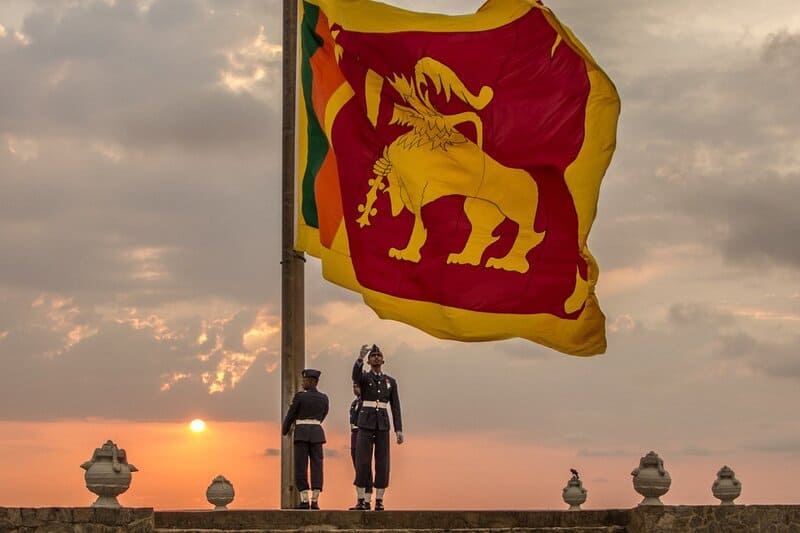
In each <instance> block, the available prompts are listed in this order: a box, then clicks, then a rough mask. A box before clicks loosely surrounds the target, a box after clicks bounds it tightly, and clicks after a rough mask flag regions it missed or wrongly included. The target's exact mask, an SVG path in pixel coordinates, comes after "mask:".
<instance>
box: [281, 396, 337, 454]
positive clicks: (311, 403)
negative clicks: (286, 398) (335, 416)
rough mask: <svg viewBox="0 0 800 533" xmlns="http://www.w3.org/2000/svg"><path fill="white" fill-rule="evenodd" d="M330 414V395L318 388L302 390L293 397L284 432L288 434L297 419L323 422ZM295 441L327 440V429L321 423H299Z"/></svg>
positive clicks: (313, 441)
mask: <svg viewBox="0 0 800 533" xmlns="http://www.w3.org/2000/svg"><path fill="white" fill-rule="evenodd" d="M327 415H328V395H327V394H325V393H322V392H319V391H318V390H317V389H308V390H306V391H300V392H298V393H297V394H295V395H294V398H292V404H291V405H290V406H289V411H287V413H286V418H284V419H283V428H282V430H283V434H284V435H288V434H289V431H290V430H291V429H292V424H294V423H295V422H296V421H297V420H303V419H306V420H308V419H312V420H319V421H320V422H322V421H323V420H325V417H326V416H327ZM294 441H295V442H311V443H315V444H316V443H321V442H325V430H323V429H322V425H320V424H297V425H295V428H294Z"/></svg>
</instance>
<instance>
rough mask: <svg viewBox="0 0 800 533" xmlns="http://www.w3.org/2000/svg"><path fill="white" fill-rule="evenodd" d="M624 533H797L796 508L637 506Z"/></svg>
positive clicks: (799, 510) (798, 515)
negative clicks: (626, 532)
mask: <svg viewBox="0 0 800 533" xmlns="http://www.w3.org/2000/svg"><path fill="white" fill-rule="evenodd" d="M627 531H628V533H679V532H680V533H712V532H713V533H800V505H733V506H730V505H726V506H719V505H715V506H706V505H703V506H699V505H698V506H688V505H687V506H683V505H678V506H666V507H659V508H653V507H650V508H644V507H639V508H637V509H632V510H631V511H630V521H629V523H628V526H627Z"/></svg>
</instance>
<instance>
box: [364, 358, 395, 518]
mask: <svg viewBox="0 0 800 533" xmlns="http://www.w3.org/2000/svg"><path fill="white" fill-rule="evenodd" d="M365 355H366V356H367V364H369V367H370V370H369V372H364V371H363V368H364V356H365ZM383 362H384V360H383V354H382V353H381V350H380V348H378V347H377V346H376V345H374V344H373V345H372V348H369V347H368V346H367V345H366V344H365V345H364V346H362V347H361V352H360V353H359V356H358V359H357V360H356V363H355V365H353V383H356V384H357V385H358V387H359V389H360V390H361V408H360V409H359V411H358V420H357V423H356V424H357V426H358V435H357V436H356V491H357V493H358V503H356V505H355V507H352V508H351V510H359V511H363V510H367V509H369V508H370V506H369V504H368V503H367V501H366V493H367V485H368V484H369V481H370V465H371V463H372V457H373V453H374V456H375V479H374V483H373V486H374V487H375V510H376V511H383V494H384V492H385V491H386V487H387V486H389V413H388V412H387V408H388V407H391V408H392V423H393V425H394V430H395V433H396V434H397V444H402V443H403V419H402V417H401V415H400V396H399V394H398V392H397V382H396V381H395V380H394V378H392V377H389V376H387V375H386V374H384V373H383V372H382V371H381V367H383Z"/></svg>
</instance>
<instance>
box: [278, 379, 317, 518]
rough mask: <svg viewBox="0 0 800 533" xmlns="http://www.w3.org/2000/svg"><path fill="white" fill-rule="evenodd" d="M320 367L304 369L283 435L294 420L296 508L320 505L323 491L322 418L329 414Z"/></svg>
mask: <svg viewBox="0 0 800 533" xmlns="http://www.w3.org/2000/svg"><path fill="white" fill-rule="evenodd" d="M320 374H321V372H320V371H319V370H313V369H311V368H307V369H305V370H303V374H302V375H303V390H302V391H300V392H298V393H297V394H295V395H294V398H293V399H292V404H291V405H290V406H289V411H288V412H287V413H286V418H285V419H284V420H283V428H282V431H283V435H288V434H289V431H290V430H291V429H292V424H294V480H295V486H296V487H297V490H298V491H299V492H300V504H299V505H298V506H297V507H296V509H319V503H318V501H319V493H320V492H322V460H323V453H322V445H323V444H325V430H323V429H322V421H323V420H325V417H326V416H327V415H328V396H327V395H326V394H324V393H322V392H319V391H318V390H317V383H319V376H320ZM309 459H310V460H311V501H310V503H309V497H308V496H309V495H308V492H309V490H308V489H309V484H308V463H309Z"/></svg>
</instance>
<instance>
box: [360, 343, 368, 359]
mask: <svg viewBox="0 0 800 533" xmlns="http://www.w3.org/2000/svg"><path fill="white" fill-rule="evenodd" d="M368 353H369V344H362V345H361V351H359V352H358V360H359V361H363V360H364V357H365V356H366V355H367V354H368Z"/></svg>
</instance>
